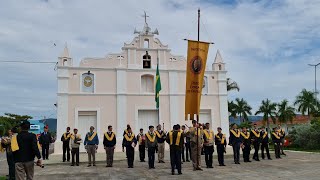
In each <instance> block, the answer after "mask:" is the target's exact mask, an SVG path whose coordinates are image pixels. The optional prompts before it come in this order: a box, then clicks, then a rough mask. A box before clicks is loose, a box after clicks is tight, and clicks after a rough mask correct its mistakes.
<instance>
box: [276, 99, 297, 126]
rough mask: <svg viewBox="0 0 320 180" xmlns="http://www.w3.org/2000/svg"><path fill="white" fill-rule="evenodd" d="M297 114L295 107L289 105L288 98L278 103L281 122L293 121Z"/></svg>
mask: <svg viewBox="0 0 320 180" xmlns="http://www.w3.org/2000/svg"><path fill="white" fill-rule="evenodd" d="M295 116H296V114H295V109H294V107H291V106H289V105H288V100H286V99H285V100H283V101H281V102H280V103H279V104H278V120H279V123H280V124H287V122H288V121H290V122H291V123H292V120H293V118H294V117H295Z"/></svg>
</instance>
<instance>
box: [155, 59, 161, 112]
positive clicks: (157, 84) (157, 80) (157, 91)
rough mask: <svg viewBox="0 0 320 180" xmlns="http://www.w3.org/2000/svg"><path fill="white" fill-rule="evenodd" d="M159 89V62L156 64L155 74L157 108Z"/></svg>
mask: <svg viewBox="0 0 320 180" xmlns="http://www.w3.org/2000/svg"><path fill="white" fill-rule="evenodd" d="M160 91H161V81H160V73H159V64H157V74H156V98H155V100H156V103H157V105H156V107H157V109H159V92H160Z"/></svg>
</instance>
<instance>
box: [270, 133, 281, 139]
mask: <svg viewBox="0 0 320 180" xmlns="http://www.w3.org/2000/svg"><path fill="white" fill-rule="evenodd" d="M272 134H273V135H274V137H276V138H277V139H280V137H279V136H278V135H277V134H276V133H275V132H273V133H272Z"/></svg>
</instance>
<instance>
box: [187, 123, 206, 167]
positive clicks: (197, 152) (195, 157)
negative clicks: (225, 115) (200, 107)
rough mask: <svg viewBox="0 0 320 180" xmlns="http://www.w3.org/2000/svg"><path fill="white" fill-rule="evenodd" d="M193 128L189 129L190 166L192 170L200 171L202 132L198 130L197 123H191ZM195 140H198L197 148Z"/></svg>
mask: <svg viewBox="0 0 320 180" xmlns="http://www.w3.org/2000/svg"><path fill="white" fill-rule="evenodd" d="M192 125H193V127H191V128H189V133H190V145H191V152H192V153H191V157H192V164H193V170H194V171H196V170H200V171H202V168H201V149H202V145H203V130H202V129H201V128H200V126H199V124H198V123H197V121H195V120H193V121H192ZM197 139H198V146H197Z"/></svg>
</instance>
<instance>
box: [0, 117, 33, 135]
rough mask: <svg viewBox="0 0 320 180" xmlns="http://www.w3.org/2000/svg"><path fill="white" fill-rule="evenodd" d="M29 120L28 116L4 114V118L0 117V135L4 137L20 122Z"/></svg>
mask: <svg viewBox="0 0 320 180" xmlns="http://www.w3.org/2000/svg"><path fill="white" fill-rule="evenodd" d="M29 119H32V117H31V116H28V115H17V114H11V113H5V114H4V116H0V135H4V134H5V133H6V132H7V131H8V130H9V129H11V128H13V127H15V126H18V125H19V124H20V123H21V121H25V120H29Z"/></svg>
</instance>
